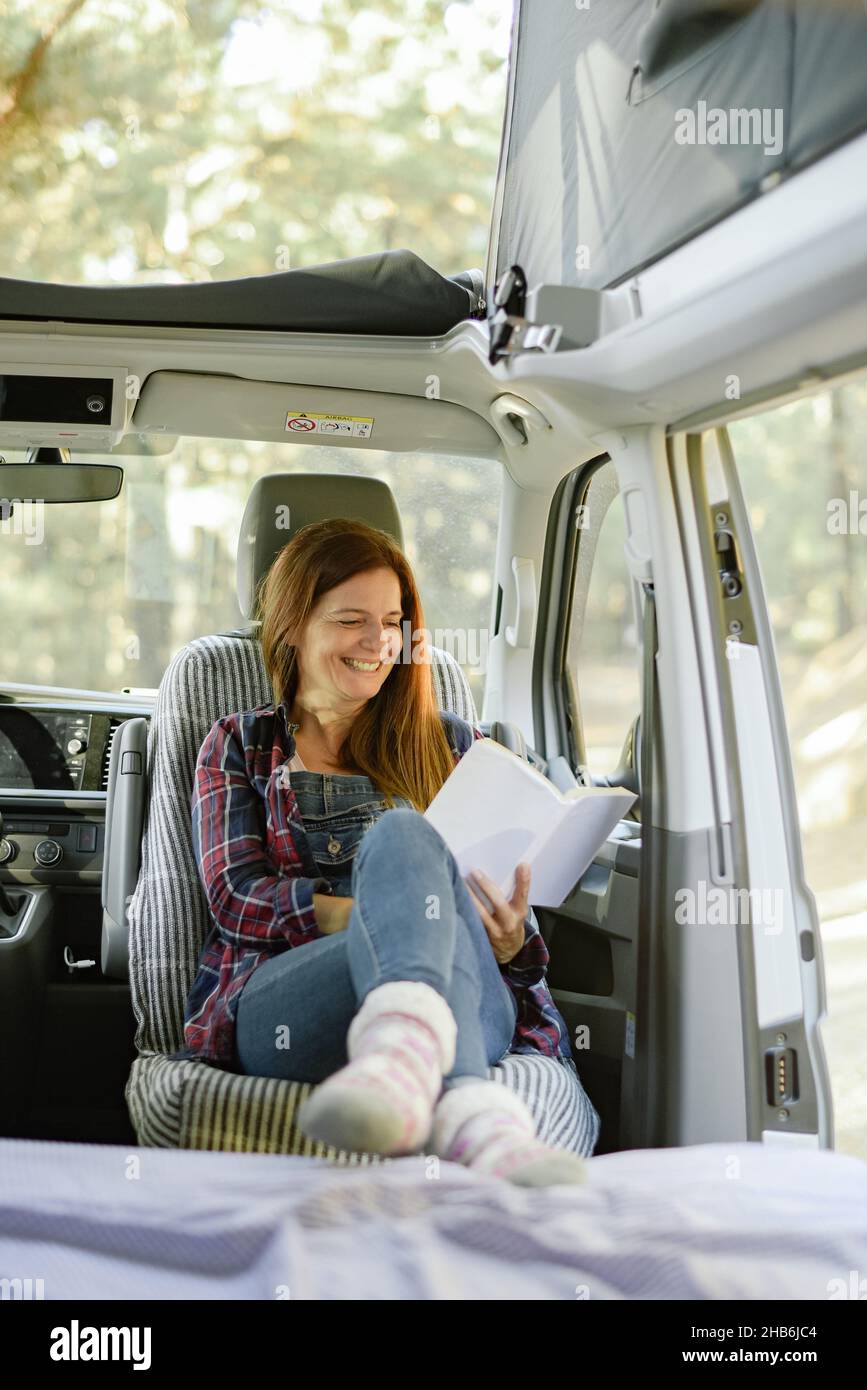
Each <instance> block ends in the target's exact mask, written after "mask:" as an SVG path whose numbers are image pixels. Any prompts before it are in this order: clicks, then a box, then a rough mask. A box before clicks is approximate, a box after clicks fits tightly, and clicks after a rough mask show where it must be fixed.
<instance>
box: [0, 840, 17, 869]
mask: <svg viewBox="0 0 867 1390" xmlns="http://www.w3.org/2000/svg"><path fill="white" fill-rule="evenodd" d="M17 853H18V846H17V845H16V843H15V841H14V840H7V839H6V837H5V835H4V837H3V839H2V840H0V864H11V863H12V860H13V859H14V858H15V856H16V854H17Z"/></svg>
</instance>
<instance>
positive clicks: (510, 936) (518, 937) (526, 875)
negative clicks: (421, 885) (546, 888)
mask: <svg viewBox="0 0 867 1390" xmlns="http://www.w3.org/2000/svg"><path fill="white" fill-rule="evenodd" d="M464 883H465V884H466V885H467V890H468V892H469V895H470V897H471V898H472V900H473V902H474V903H475V905H476V907H477V908H478V913H479V916H480V917H481V919H482V924H483V926H484V928H485V931H486V932H487V933H488V937H489V939H490V942H491V947H492V948H493V952H494V958H495V959H496V961H497V964H498V965H508V963H509V961H510V960H512V959H513V957H514V956H516V955H517V954H518V952H519V951H520V949H521V947H522V946H523V944H524V918H525V917H526V916H527V913H528V912H529V910H530V906H529V903H528V901H527V895H528V894H529V891H530V865H529V864H525V863H523V862H522V863H520V864H519V865H518V866H517V868H516V870H515V891H514V893H513V894H512V898H511V901H510V902H507V901H506V899H505V897H504V896H503V894H502V893H501V892H500V890H499V888H498V887H497V885H496V884H495V883H492V882H491V880H490V879H489V878H488V876H487V874H483V873H482V871H481V869H475V870H473V872H472V873H469V874H468V875H467V877H466V878H465V879H464ZM474 887H476V888H478V889H480V890H481V891H482V892H484V894H485V895H486V897H488V898H490V900H491V908H490V909H488V908H487V907H485V906H484V905H483V904H482V903H481V902H480V901H479V899H478V897H477V896H476V894H475V893H474V892H473V888H474Z"/></svg>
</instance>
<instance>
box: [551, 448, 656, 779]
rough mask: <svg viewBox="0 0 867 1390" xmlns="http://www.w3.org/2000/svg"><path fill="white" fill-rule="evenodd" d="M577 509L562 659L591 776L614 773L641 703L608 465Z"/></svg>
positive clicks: (621, 530) (619, 516)
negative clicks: (572, 581)
mask: <svg viewBox="0 0 867 1390" xmlns="http://www.w3.org/2000/svg"><path fill="white" fill-rule="evenodd" d="M579 508H580V509H579V511H578V512H577V514H576V517H575V524H576V526H578V529H579V536H578V553H577V562H576V574H575V586H574V590H573V599H572V614H571V620H570V625H569V640H568V648H567V663H568V668H569V670H570V672H571V673H572V675H573V678H574V683H575V686H576V689H577V701H578V711H577V713H578V718H579V720H580V728H581V733H582V734H583V745H584V754H583V763H584V765H585V767H586V768H588V769H589V771H590V774H591V776H593V777H606V776H608V775H609V774H610V773H612V772H614V771H615V770H616V768H617V765H618V761H619V758H620V753H621V750H622V748H623V744H624V741H625V739H626V736H627V733H628V731H629V727H630V725H631V724H632V722H633V720H634V719H635V717H636V715H637V714H638V713H639V710H640V708H641V685H640V672H639V648H638V640H637V637H638V634H637V627H636V622H635V613H634V609H633V593H632V587H633V586H632V580H631V577H630V575H629V571H628V570H627V567H626V557H625V555H624V549H623V547H624V545H625V543H626V520H625V517H624V513H623V503H622V501H621V498H620V493H619V489H618V485H617V474H616V472H615V470H614V465H613V464H612V463H610V462H607V463H604V464H602V466H601V467H600V468H598V469H597V470H596V471H595V472H594V473H593V475H592V477H591V479H590V485H589V488H588V489H587V492H586V494H585V496H584V500H583V502H582V503H580V504H579ZM578 751H579V754H580V751H581V750H580V748H579V750H578Z"/></svg>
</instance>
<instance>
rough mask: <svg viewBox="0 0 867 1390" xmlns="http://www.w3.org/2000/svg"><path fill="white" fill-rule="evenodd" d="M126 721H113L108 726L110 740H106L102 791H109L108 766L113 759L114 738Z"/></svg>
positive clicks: (101, 782)
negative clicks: (112, 746)
mask: <svg viewBox="0 0 867 1390" xmlns="http://www.w3.org/2000/svg"><path fill="white" fill-rule="evenodd" d="M124 722H125V721H124V720H123V719H111V720H110V721H109V726H108V738H107V739H106V740H105V752H104V753H103V755H102V778H101V780H100V784H99V785H100V791H104V792H107V791H108V766H109V761H110V759H111V745H112V744H113V743H114V736H115V734H116V733H117V731H118V729H119V728H120V726H121V724H123V723H124Z"/></svg>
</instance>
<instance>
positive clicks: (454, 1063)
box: [185, 518, 583, 1186]
mask: <svg viewBox="0 0 867 1390" xmlns="http://www.w3.org/2000/svg"><path fill="white" fill-rule="evenodd" d="M257 611H258V612H259V613H260V614H261V634H260V636H261V643H262V653H263V657H264V661H265V668H266V671H267V673H268V678H269V681H270V683H271V686H272V688H273V691H274V704H273V705H269V706H263V707H261V708H259V709H256V710H253V711H247V712H245V713H243V714H237V715H230V716H227V717H225V718H223V719H221V720H218V721H217V723H216V724H215V725H214V727H213V729H212V730H211V733H210V734H209V735H208V738H207V739H206V740H205V743H204V744H203V746H202V748H201V749H200V752H199V756H198V758H197V763H196V782H195V792H194V798H193V831H194V835H193V838H194V843H195V846H196V858H197V864H198V869H199V875H200V877H201V879H202V883H203V886H204V888H205V891H206V894H207V896H208V900H209V904H210V907H211V911H212V915H213V917H214V922H215V925H214V929H213V931H212V935H211V938H209V941H208V942H207V943H206V945H205V948H204V951H203V953H202V956H201V960H200V965H199V972H198V975H197V977H196V980H195V981H194V982H193V987H192V990H191V991H190V995H189V998H188V1001H187V1009H186V1018H185V1038H186V1041H187V1042H188V1043H189V1044H190V1046H191V1048H192V1049H193V1051H195V1048H196V1047H199V1048H200V1049H201V1048H204V1049H210V1052H209V1054H208V1055H210V1056H212V1057H213V1056H214V1052H213V1048H214V1047H215V1046H216V1045H217V1044H219V1047H220V1048H223V1047H224V1046H225V1047H228V1045H229V1042H230V1041H231V1046H232V1049H233V1061H234V1064H235V1065H236V1067H237V1069H238V1070H240V1071H242V1072H244V1073H246V1074H248V1075H255V1076H274V1077H279V1078H282V1079H285V1080H296V1081H307V1082H315V1083H317V1086H316V1090H315V1091H314V1093H313V1094H312V1095H311V1097H310V1098H309V1100H308V1101H307V1102H306V1103H305V1105H304V1106H303V1108H302V1110H301V1112H300V1114H299V1117H298V1124H299V1127H300V1128H301V1130H302V1131H303V1132H304V1133H306V1134H307V1135H309V1136H311V1137H313V1138H315V1139H319V1140H321V1141H323V1142H325V1143H328V1144H333V1145H335V1146H336V1147H338V1148H344V1149H347V1150H350V1151H352V1150H355V1151H363V1152H374V1153H380V1154H408V1153H413V1152H416V1151H417V1150H418V1148H419V1146H420V1145H422V1144H424V1143H425V1142H426V1141H427V1140H428V1139H429V1138H432V1139H433V1145H434V1148H435V1150H436V1151H437V1152H438V1153H440V1154H441V1156H442V1157H444V1158H447V1159H449V1160H452V1161H454V1162H461V1163H466V1164H468V1165H469V1166H471V1167H475V1168H477V1169H479V1170H480V1171H484V1172H486V1173H489V1174H493V1175H496V1176H500V1177H503V1178H507V1179H509V1180H510V1181H513V1182H517V1183H521V1184H526V1185H540V1186H542V1185H547V1184H548V1183H552V1182H580V1181H582V1180H583V1166H582V1163H581V1160H580V1159H579V1158H578V1157H577V1156H576V1155H575V1154H572V1153H569V1152H567V1151H565V1150H556V1149H552V1148H551V1147H549V1146H547V1145H545V1144H543V1143H541V1142H540V1141H539V1140H538V1139H537V1138H536V1131H535V1121H534V1119H533V1116H532V1114H531V1112H530V1110H529V1109H528V1107H527V1105H526V1104H525V1102H524V1101H523V1100H522V1099H520V1098H519V1096H518V1095H517V1093H516V1092H512V1091H509V1090H508V1089H507V1088H505V1087H503V1086H501V1085H498V1084H497V1083H496V1082H494V1081H492V1080H490V1079H488V1077H489V1068H490V1067H491V1066H492V1065H493V1064H494V1063H496V1062H497V1061H499V1060H500V1059H501V1058H502V1057H503V1056H504V1055H505V1053H506V1052H507V1051H509V1050H510V1048H511V1046H512V1044H513V1043H514V1042H515V1041H516V1033H517V1032H518V1030H519V1022H520V1021H523V1024H524V1026H525V1028H526V1026H527V1017H528V1008H527V1007H526V1006H524V1007H522V1005H521V1003H519V998H520V996H521V994H522V993H523V994H528V993H530V992H531V991H530V990H529V989H528V983H529V979H528V977H530V976H532V977H533V986H534V988H533V990H532V993H533V994H534V995H535V996H537V997H536V998H535V999H534V1001H533V1002H534V1003H535V1004H537V1005H538V1003H539V1000H538V995H539V994H540V993H541V994H542V995H543V996H544V998H543V1001H542V1004H543V1007H542V1008H541V1009H540V1011H539V1013H538V1015H537V1021H536V1025H535V1026H534V1025H533V1024H530V1025H529V1027H530V1032H531V1033H533V1035H534V1036H533V1040H532V1041H531V1042H530V1044H529V1046H530V1049H531V1050H532V1049H533V1048H534V1047H535V1046H536V1045H538V1049H539V1050H540V1051H542V1052H547V1053H548V1054H549V1055H555V1056H557V1057H558V1059H559V1060H561V1061H564V1062H567V1061H571V1052H570V1050H569V1043H568V1034H567V1030H566V1026H565V1023H564V1022H563V1019H562V1018H561V1016H560V1015H559V1013H558V1011H557V1009H556V1007H555V1005H554V1002H553V999H552V998H551V996H550V992H549V991H548V990H547V986H544V985H543V983H542V979H543V976H544V970H545V966H546V964H547V959H548V952H547V947H546V946H545V943H544V941H543V940H542V938H541V935H540V934H539V932H538V928H536V929H535V932H534V930H533V928H532V926H531V923H530V914H529V909H528V889H529V877H528V875H526V874H524V875H518V885H519V886H518V887H517V888H516V890H515V893H514V895H513V897H512V899H511V900H510V901H508V902H507V901H506V899H505V898H504V897H503V896H502V895H501V894H500V893H499V891H498V890H497V889H496V887H495V886H494V885H489V884H488V883H484V884H483V886H482V887H480V889H479V891H480V892H487V893H488V894H489V898H490V903H489V907H483V906H482V905H481V904H480V902H479V900H478V899H477V898H476V897H475V896H474V894H473V893H472V892H471V891H470V889H469V888H468V885H467V883H466V882H465V881H464V880H463V878H462V876H461V873H460V870H459V868H458V865H457V862H456V860H455V857H454V855H453V853H452V852H451V850H450V849H449V848H448V846H447V845H446V843H445V841H444V840H443V838H442V836H441V835H440V833H439V832H438V831H437V830H436V828H435V827H434V825H433V823H432V822H431V821H430V820H428V819H426V818H425V816H424V815H423V814H422V813H423V812H424V810H425V809H426V808H427V807H428V805H429V804H430V802H431V801H432V800H433V797H434V796H435V795H436V793H437V791H438V790H439V789H440V787H441V786H442V784H443V782H444V781H445V780H446V778H447V777H448V776H449V774H450V773H451V771H452V770H453V768H454V766H455V762H456V760H459V759H460V757H461V756H462V755H463V753H465V752H466V751H467V749H468V748H469V747H470V746H471V745H472V743H473V741H474V740H475V739H476V738H480V737H481V732H480V730H478V729H476V728H474V727H472V726H471V725H469V724H467V723H466V722H465V721H463V720H460V719H458V718H457V717H456V716H454V715H451V714H449V715H446V714H443V713H441V712H440V711H438V709H437V707H436V704H435V699H434V688H433V682H432V680H431V672H430V669H429V665H428V661H427V660H422V661H418V660H417V659H416V656H417V649H418V648H420V649H421V652H422V655H423V656H426V655H427V651H426V635H425V629H424V626H423V622H424V617H423V612H422V607H421V601H420V599H419V595H418V589H417V587H416V583H415V578H414V576H413V573H412V570H411V568H410V566H409V563H408V561H407V559H406V557H405V556H404V554H403V551H402V550H401V549H400V547H399V546H398V544H397V542H396V541H395V540H394V538H393V537H392V536H391V535H389V534H388V533H387V532H385V531H383V530H379V529H376V528H374V527H372V526H369V525H367V524H365V523H363V522H360V521H355V520H350V519H348V518H331V519H328V520H325V521H317V522H312V523H310V524H309V525H307V526H303V527H301V528H300V529H299V530H298V531H297V532H295V534H294V535H293V536H292V538H291V540H290V541H289V542H288V543H287V544H286V545H284V546H282V547H281V549H280V550H279V551H278V553H277V558H276V559H275V560H274V562H273V563H272V565H271V567H270V569H269V570H268V572H267V574H266V575H265V578H264V580H263V581H262V583H261V585H260V588H259V592H258V595H257ZM403 619H407V620H408V621H409V624H410V625H411V627H412V630H413V640H414V643H416V646H414V647H413V650H412V651H411V653H410V659H409V660H402V659H401V658H402V656H403V653H402V652H401V650H400V641H399V633H400V624H401V621H402V620H403ZM418 634H420V636H418ZM234 729H237V733H235V732H233V730H234ZM296 734H297V735H298V736H299V739H300V740H302V744H301V747H302V750H303V754H304V763H303V765H302V766H301V767H300V769H299V767H298V763H297V756H298V748H299V743H298V740H297V739H296V737H295V735H296ZM239 736H240V743H241V747H239V746H238V740H239ZM251 759H252V762H251V761H250V760H251ZM311 763H312V764H313V766H311V765H310V764H311ZM346 769H349V770H348V771H347V770H346ZM254 788H256V789H258V791H259V792H260V793H261V794H263V795H264V801H265V817H264V820H265V839H264V842H263V840H262V829H261V827H262V813H261V809H260V806H259V804H258V801H257V797H256V796H255V795H254ZM263 858H267V859H270V860H271V864H272V867H273V866H274V865H276V869H277V874H276V877H275V876H274V875H273V873H271V874H269V876H268V877H263V876H261V874H260V875H259V876H258V877H257V876H256V874H257V866H258V864H259V863H261V861H262V860H263ZM266 885H271V886H266ZM287 946H288V947H291V948H293V949H287ZM301 946H303V947H304V950H303V951H299V950H298V947H301ZM495 948H496V950H497V952H498V954H496V955H495ZM522 977H523V978H522ZM520 1016H523V1017H522V1019H521V1017H520ZM525 1038H526V1034H525ZM525 1038H524V1039H522V1040H521V1043H522V1044H523V1045H524V1046H526V1045H527V1044H526V1041H525ZM519 1045H520V1044H519ZM200 1055H204V1053H200ZM570 1081H571V1083H573V1084H574V1085H575V1086H576V1087H577V1086H580V1082H579V1081H578V1079H577V1076H576V1075H575V1074H574V1066H573V1068H572V1070H571V1071H570Z"/></svg>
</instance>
